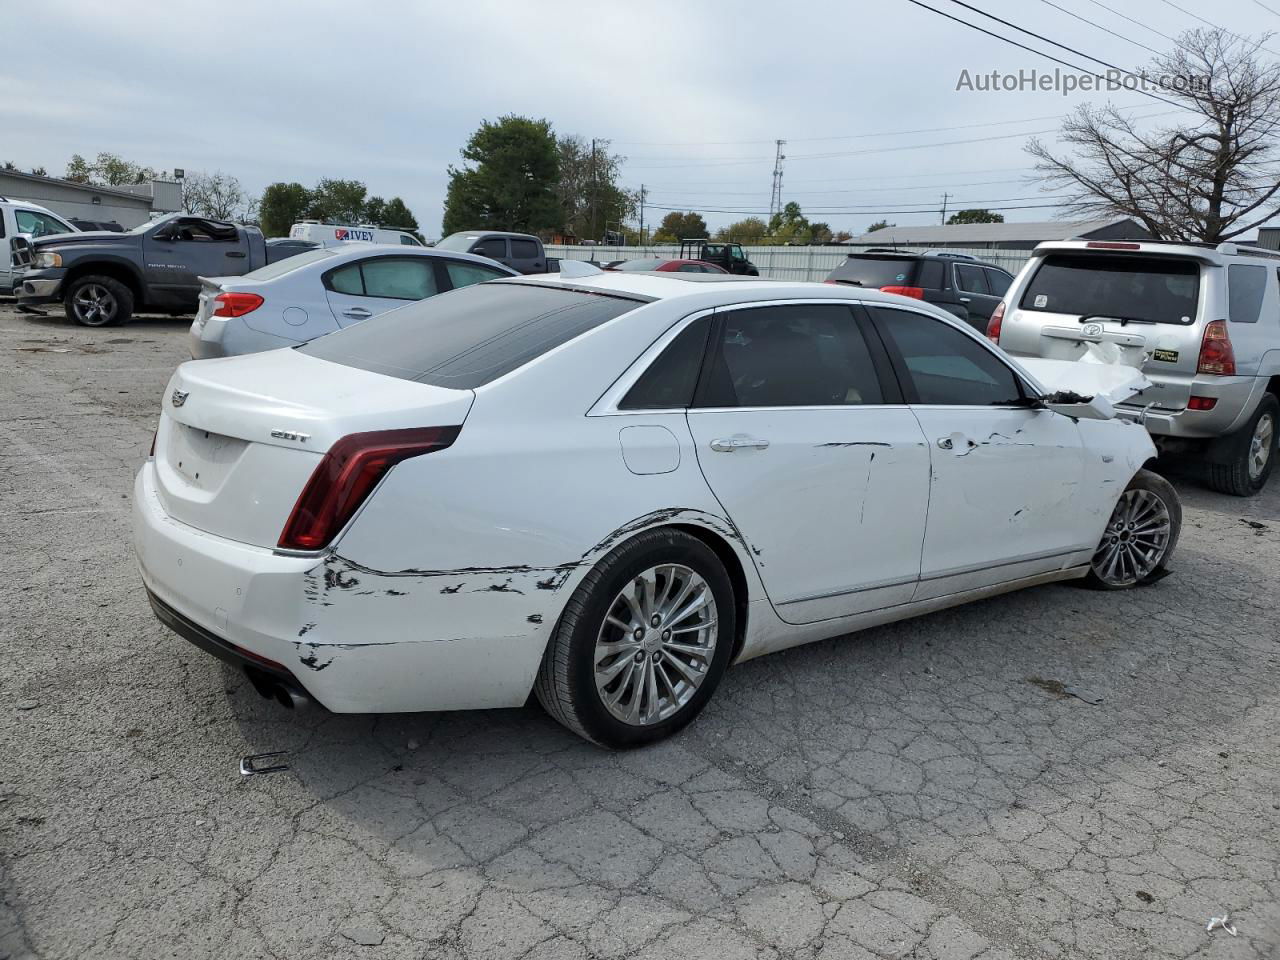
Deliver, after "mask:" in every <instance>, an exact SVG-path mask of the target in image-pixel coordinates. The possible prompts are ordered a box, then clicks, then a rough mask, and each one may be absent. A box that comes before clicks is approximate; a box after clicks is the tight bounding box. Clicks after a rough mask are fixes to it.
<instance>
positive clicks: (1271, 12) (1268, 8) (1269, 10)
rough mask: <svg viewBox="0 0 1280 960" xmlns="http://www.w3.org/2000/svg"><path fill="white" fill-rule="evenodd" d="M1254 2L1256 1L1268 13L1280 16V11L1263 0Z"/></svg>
mask: <svg viewBox="0 0 1280 960" xmlns="http://www.w3.org/2000/svg"><path fill="white" fill-rule="evenodd" d="M1253 2H1254V3H1256V4H1257V5H1258V6H1260V7H1261V8H1262V9H1263V10H1265V11H1267V13H1270V14H1272V15H1274V16H1277V17H1280V13H1277V12H1276V11H1275V10H1272V9H1271V8H1270V7H1268V6H1267V5H1266V4H1265V3H1263V2H1262V0H1253Z"/></svg>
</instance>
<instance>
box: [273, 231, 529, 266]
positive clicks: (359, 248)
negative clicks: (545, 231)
mask: <svg viewBox="0 0 1280 960" xmlns="http://www.w3.org/2000/svg"><path fill="white" fill-rule="evenodd" d="M294 239H296V238H294ZM327 249H328V250H330V251H332V252H333V261H332V262H331V264H330V266H332V265H333V264H335V263H339V262H346V261H347V260H354V259H357V258H359V257H361V256H368V255H370V254H371V253H394V254H398V255H403V256H409V257H440V258H441V259H445V260H465V261H467V262H468V263H480V264H484V265H485V266H486V267H500V268H501V269H503V270H506V271H509V272H510V273H511V274H512V275H514V274H515V273H516V271H514V270H512V269H511V268H510V267H508V266H506V265H505V264H502V263H499V262H498V261H497V260H491V259H489V258H488V257H481V256H478V255H476V254H474V253H463V252H462V251H461V250H437V249H436V248H435V247H415V246H408V245H406V244H403V243H360V242H358V241H356V242H342V243H331V244H329V246H328V248H327ZM339 258H341V259H339Z"/></svg>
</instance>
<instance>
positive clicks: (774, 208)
mask: <svg viewBox="0 0 1280 960" xmlns="http://www.w3.org/2000/svg"><path fill="white" fill-rule="evenodd" d="M774 143H776V144H777V151H776V152H775V153H774V155H773V194H772V195H771V196H770V197H769V219H770V220H772V219H773V215H774V214H775V213H781V212H782V161H783V160H785V159H787V157H786V154H784V153H783V152H782V148H783V147H784V146H786V143H787V141H785V140H775V141H774Z"/></svg>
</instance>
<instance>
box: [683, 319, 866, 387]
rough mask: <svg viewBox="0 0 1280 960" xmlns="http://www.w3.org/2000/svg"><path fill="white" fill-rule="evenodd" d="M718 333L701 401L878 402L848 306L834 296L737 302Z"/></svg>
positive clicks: (857, 327) (854, 320) (864, 347)
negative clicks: (832, 300)
mask: <svg viewBox="0 0 1280 960" xmlns="http://www.w3.org/2000/svg"><path fill="white" fill-rule="evenodd" d="M721 330H722V333H721V335H720V336H719V337H718V338H717V339H718V341H719V342H717V343H715V344H713V350H714V351H715V352H714V355H713V356H712V359H711V363H710V365H709V367H708V370H707V376H706V382H705V384H704V385H703V386H700V387H699V396H698V406H699V407H830V406H846V405H856V404H878V403H884V394H883V392H882V389H881V386H880V378H879V376H878V375H877V373H876V369H875V363H874V361H873V360H872V358H871V353H870V351H869V350H868V348H867V343H866V341H865V340H864V339H863V335H862V331H861V329H860V328H859V325H858V322H857V319H856V318H855V316H854V314H853V311H851V310H850V309H849V308H848V307H843V306H839V305H836V304H796V305H786V306H778V307H754V308H751V309H747V310H735V311H734V312H732V313H730V314H728V315H727V316H725V317H724V319H723V321H722V327H721Z"/></svg>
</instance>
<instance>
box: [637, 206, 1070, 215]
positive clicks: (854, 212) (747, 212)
mask: <svg viewBox="0 0 1280 960" xmlns="http://www.w3.org/2000/svg"><path fill="white" fill-rule="evenodd" d="M650 206H652V207H653V208H654V209H655V210H668V211H671V210H675V211H680V212H683V211H685V210H689V209H690V207H689V206H688V205H684V206H679V207H662V206H658V204H656V203H654V204H650ZM1060 206H1062V204H1059V203H1029V204H1023V205H1021V206H1009V207H987V208H986V209H988V210H1047V209H1056V208H1057V207H1060ZM698 212H699V213H730V214H738V215H743V214H745V215H747V216H756V217H767V216H768V215H769V211H767V210H720V209H715V208H710V207H699V208H698ZM812 212H813V213H821V214H822V215H823V216H832V215H839V214H848V215H851V216H860V217H861V216H866V215H868V214H870V215H871V216H878V215H881V214H887V213H896V214H908V213H933V211H932V210H922V209H914V210H864V209H857V210H820V211H819V210H815V211H812Z"/></svg>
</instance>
